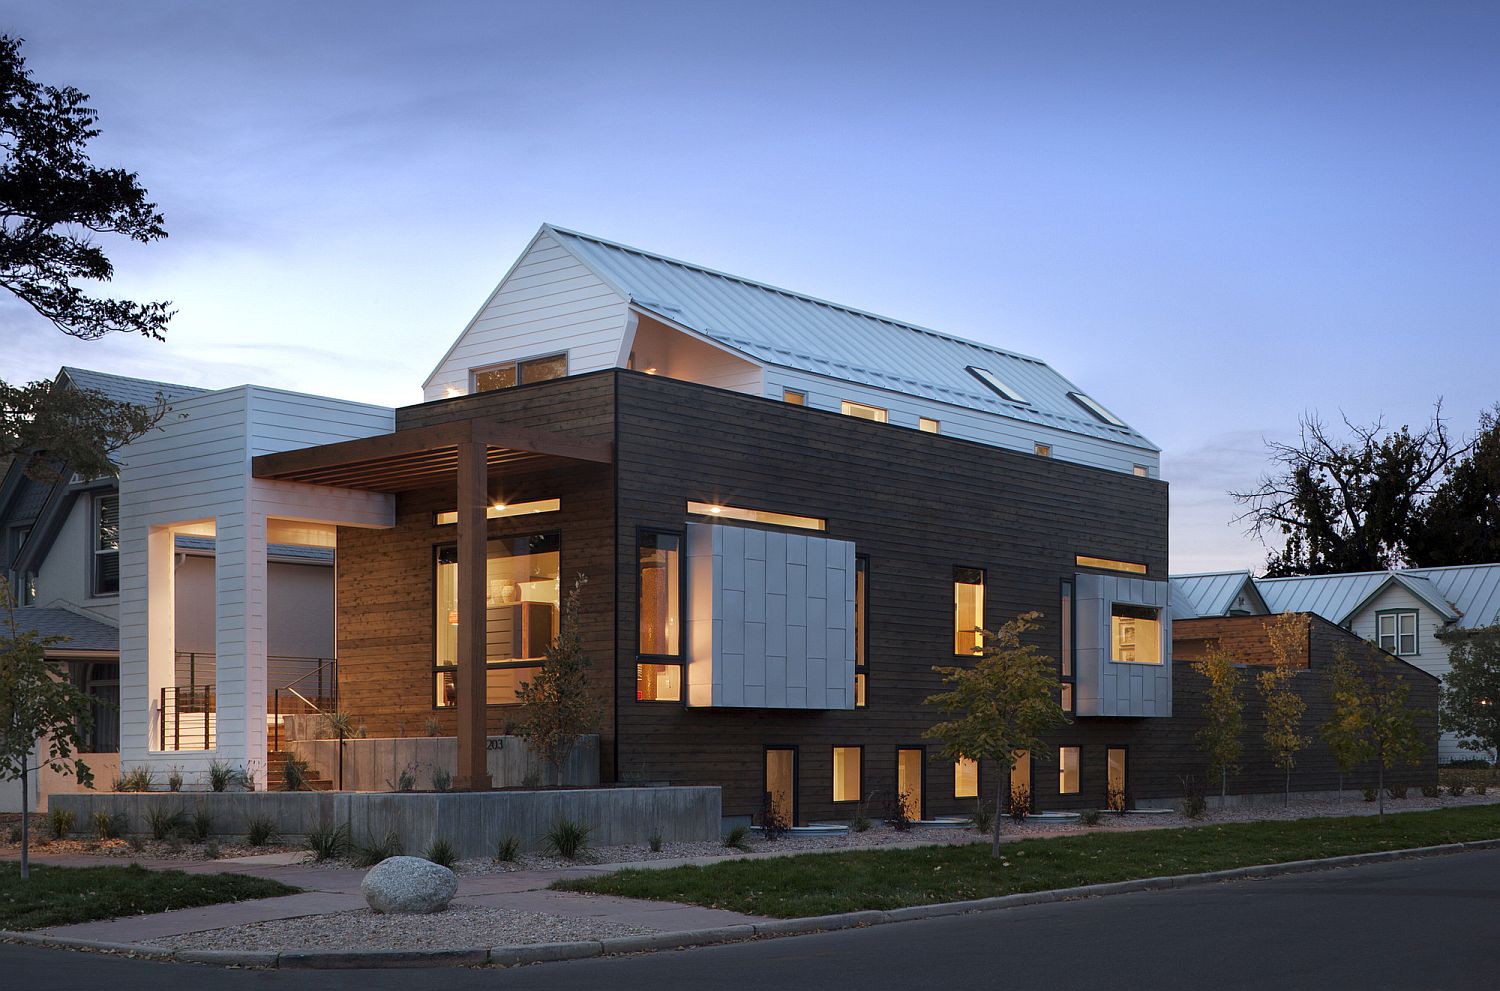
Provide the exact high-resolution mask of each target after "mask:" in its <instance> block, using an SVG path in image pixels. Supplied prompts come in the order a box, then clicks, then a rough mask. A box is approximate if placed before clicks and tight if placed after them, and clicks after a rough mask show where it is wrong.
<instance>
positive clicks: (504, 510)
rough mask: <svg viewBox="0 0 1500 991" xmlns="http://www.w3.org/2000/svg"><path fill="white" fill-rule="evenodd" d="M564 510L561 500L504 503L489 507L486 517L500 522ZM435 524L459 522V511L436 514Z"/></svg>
mask: <svg viewBox="0 0 1500 991" xmlns="http://www.w3.org/2000/svg"><path fill="white" fill-rule="evenodd" d="M560 509H562V500H561V499H538V500H536V501H534V502H516V503H503V502H497V503H495V504H494V505H493V506H487V507H485V510H484V515H485V517H486V518H488V519H492V520H498V519H503V518H505V517H507V516H530V515H532V514H533V513H555V512H557V511H558V510H560ZM433 522H434V523H436V524H437V525H438V526H451V525H453V524H455V523H457V522H458V511H457V510H453V509H450V510H447V511H445V512H441V513H436V514H434V516H433Z"/></svg>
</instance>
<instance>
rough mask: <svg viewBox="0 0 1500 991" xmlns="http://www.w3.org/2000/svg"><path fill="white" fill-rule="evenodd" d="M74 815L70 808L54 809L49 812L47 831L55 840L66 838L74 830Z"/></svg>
mask: <svg viewBox="0 0 1500 991" xmlns="http://www.w3.org/2000/svg"><path fill="white" fill-rule="evenodd" d="M73 820H74V815H73V812H72V810H70V809H53V810H52V811H51V812H48V813H47V831H48V833H50V834H51V836H52V838H53V839H54V840H65V839H67V838H68V834H69V833H71V832H72V831H73Z"/></svg>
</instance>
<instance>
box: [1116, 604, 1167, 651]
mask: <svg viewBox="0 0 1500 991" xmlns="http://www.w3.org/2000/svg"><path fill="white" fill-rule="evenodd" d="M1109 621H1110V623H1109V625H1110V630H1111V634H1112V635H1111V637H1110V640H1111V642H1112V643H1113V644H1114V651H1113V654H1112V655H1111V659H1112V660H1114V661H1116V662H1118V663H1121V664H1160V663H1162V661H1163V658H1162V651H1161V646H1162V645H1161V610H1160V609H1153V608H1151V607H1150V606H1133V605H1128V604H1126V603H1124V602H1116V603H1115V604H1114V605H1113V606H1111V607H1110V610H1109Z"/></svg>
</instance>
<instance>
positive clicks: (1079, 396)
mask: <svg viewBox="0 0 1500 991" xmlns="http://www.w3.org/2000/svg"><path fill="white" fill-rule="evenodd" d="M1068 398H1069V399H1071V400H1073V402H1075V403H1077V404H1078V405H1079V406H1082V407H1083V408H1084V409H1086V410H1088V411H1089V412H1090V413H1092V414H1094V416H1095V417H1096V418H1097V419H1098V420H1099V421H1100V422H1101V423H1108V424H1111V425H1113V426H1116V427H1123V426H1125V421H1124V420H1122V419H1120V418H1119V417H1118V416H1115V415H1114V414H1113V413H1111V412H1110V411H1109V410H1107V409H1105V408H1104V407H1103V406H1100V405H1099V404H1098V403H1096V402H1094V400H1093V399H1091V398H1089V397H1088V396H1085V395H1084V394H1083V393H1081V392H1070V393H1068Z"/></svg>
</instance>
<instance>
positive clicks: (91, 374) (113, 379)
mask: <svg viewBox="0 0 1500 991" xmlns="http://www.w3.org/2000/svg"><path fill="white" fill-rule="evenodd" d="M57 377H58V379H59V380H63V379H66V380H67V381H68V382H70V383H72V384H73V386H75V387H76V388H79V389H85V390H88V391H91V392H102V393H104V395H106V396H108V397H109V398H110V399H113V400H114V401H115V402H117V403H130V404H131V405H133V406H154V405H155V404H156V402H157V397H158V396H160V397H162V398H163V399H165V400H166V401H167V402H169V403H173V402H177V401H179V400H182V399H187V398H189V397H192V396H201V395H203V394H204V393H206V392H208V391H209V390H208V389H199V388H197V387H196V386H191V385H174V384H173V383H171V382H153V381H151V380H150V379H137V378H129V377H127V376H124V375H111V374H109V373H108V372H96V371H93V370H92V369H88V368H74V367H72V366H71V365H64V366H63V368H62V371H60V372H58V373H57Z"/></svg>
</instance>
